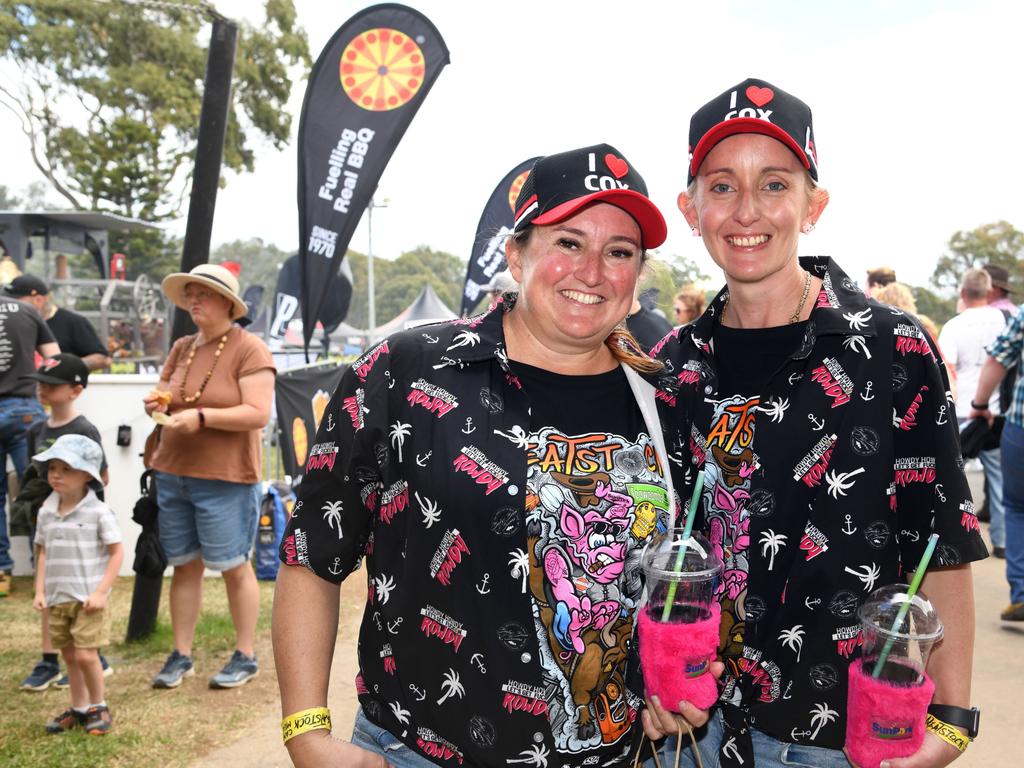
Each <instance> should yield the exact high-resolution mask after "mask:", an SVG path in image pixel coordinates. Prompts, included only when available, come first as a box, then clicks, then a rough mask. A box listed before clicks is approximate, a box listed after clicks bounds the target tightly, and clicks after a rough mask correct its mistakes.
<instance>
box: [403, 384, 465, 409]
mask: <svg viewBox="0 0 1024 768" xmlns="http://www.w3.org/2000/svg"><path fill="white" fill-rule="evenodd" d="M406 400H408V402H409V405H419V406H421V407H423V408H426V409H427V410H428V411H430V412H431V413H433V414H435V415H436V416H437V418H439V419H440V418H441V417H442V416H444V415H445V414H447V413H448V412H449V411H450V410H452V409H453V408H458V407H459V401H458V400H456V399H455V395H453V394H452V393H451V392H449V391H448V390H446V389H442V388H441V387H439V386H437V385H436V384H431V383H430V382H428V381H424V380H423V379H417V380H416V381H414V382H413V383H412V385H411V386H410V387H409V396H408V397H407V398H406Z"/></svg>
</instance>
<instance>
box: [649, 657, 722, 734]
mask: <svg viewBox="0 0 1024 768" xmlns="http://www.w3.org/2000/svg"><path fill="white" fill-rule="evenodd" d="M724 671H725V664H723V663H722V662H720V661H713V662H711V674H712V675H714V676H715V679H716V680H718V679H720V678H721V677H722V672H724ZM678 708H679V714H676V713H675V712H670V711H669V710H667V709H665V708H664V707H663V706H662V704H661V701H660V700H659V699H658V697H657V696H648V697H647V707H646V708H645V709H644V711H643V712H641V713H640V722H641V723H642V724H643V726H644V733H646V734H647V738H649V739H652V740H656V739H662V738H664V737H665V736H669V735H671V734H673V733H682V732H685V730H686V729H687V728H700V727H701V726H702V725H704V724H705V723H706V722H707V721H708V718H709V717H710V710H708V709H698V708H697V707H695V706H694V705H693V704H691V703H690V702H688V701H680V702H679V703H678Z"/></svg>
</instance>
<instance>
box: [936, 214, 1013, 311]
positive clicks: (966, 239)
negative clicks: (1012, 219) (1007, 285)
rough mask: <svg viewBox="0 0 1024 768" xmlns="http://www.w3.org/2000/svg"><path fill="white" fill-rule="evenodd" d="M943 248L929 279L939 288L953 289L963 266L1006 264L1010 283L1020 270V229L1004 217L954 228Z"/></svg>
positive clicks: (963, 270) (1004, 265) (1003, 265)
mask: <svg viewBox="0 0 1024 768" xmlns="http://www.w3.org/2000/svg"><path fill="white" fill-rule="evenodd" d="M947 250H948V252H947V253H945V254H943V255H942V256H941V257H940V258H939V262H938V264H937V265H936V267H935V272H934V273H933V274H932V283H934V284H935V285H936V286H938V287H939V288H943V289H947V290H948V289H952V290H955V289H956V288H957V286H959V285H960V278H961V276H962V275H963V273H964V272H965V271H966V270H968V269H970V268H971V267H981V266H984V265H985V264H998V265H999V266H1002V267H1006V269H1007V270H1009V272H1010V282H1011V283H1013V282H1016V281H1018V280H1019V279H1020V277H1021V274H1022V271H1024V232H1021V231H1019V230H1017V229H1015V228H1014V227H1013V225H1012V224H1010V223H1009V222H1006V221H996V222H993V223H991V224H983V225H982V226H980V227H978V228H977V229H973V230H971V231H969V232H965V231H960V232H955V233H954V234H953V236H952V237H951V238H950V239H949V245H948V246H947ZM922 311H923V310H922Z"/></svg>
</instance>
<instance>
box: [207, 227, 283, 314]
mask: <svg viewBox="0 0 1024 768" xmlns="http://www.w3.org/2000/svg"><path fill="white" fill-rule="evenodd" d="M289 256H291V254H290V253H288V252H287V251H283V250H281V249H280V248H278V247H277V246H276V245H274V244H273V243H264V242H263V241H262V240H261V239H260V238H258V237H253V238H250V239H249V240H235V241H233V242H230V243H223V244H222V245H219V246H217V248H215V249H214V250H213V252H212V253H211V254H210V263H211V264H219V263H220V262H222V261H237V262H238V263H239V264H241V265H242V274H241V275H240V276H239V283H240V284H241V286H242V290H243V291H244V290H245V289H246V288H248V287H249V286H250V285H262V286H263V287H264V289H265V292H264V294H263V305H264V306H269V305H270V302H271V301H272V300H273V295H274V288H275V287H276V286H277V273H278V271H279V270H280V269H281V265H282V264H284V262H285V259H287V258H288V257H289Z"/></svg>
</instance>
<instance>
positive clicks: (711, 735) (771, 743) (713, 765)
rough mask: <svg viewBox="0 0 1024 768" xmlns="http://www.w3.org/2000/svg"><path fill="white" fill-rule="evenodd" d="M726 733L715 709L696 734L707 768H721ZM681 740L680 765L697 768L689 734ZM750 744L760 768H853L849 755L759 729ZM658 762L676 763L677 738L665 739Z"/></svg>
mask: <svg viewBox="0 0 1024 768" xmlns="http://www.w3.org/2000/svg"><path fill="white" fill-rule="evenodd" d="M724 731H725V728H724V718H723V717H722V712H721V710H719V709H715V710H714V711H712V713H711V719H710V720H708V724H707V727H706V728H702V729H700V730H698V731H696V732H694V735H695V736H696V737H697V746H698V747H699V748H700V757H701V761H702V762H703V763H704V768H718V765H719V763H718V748H719V746H720V745H721V743H722V735H723V733H724ZM682 739H683V748H682V759H681V760H680V761H679V764H680V766H685V767H686V768H696V766H697V761H696V760H694V758H693V743H692V742H691V741H690V737H689V735H688V734H685V733H684V734H683V736H682ZM751 740H752V741H753V744H754V761H755V764H756V765H757V768H785V767H786V766H789V768H850V761H849V760H847V759H846V755H844V754H843V751H842V750H841V749H826V748H824V747H812V746H809V745H806V744H789V743H787V742H785V741H778V740H777V739H773V738H772V737H771V736H769V735H768V734H767V733H762V732H761V731H759V730H757V729H756V728H755V729H754V730H753V732H752V734H751ZM644 750H645V751H644V753H643V754H644V755H646V754H648V752H647V751H646V750H647V748H646V747H645V748H644ZM658 758H659V760H660V761H661V765H662V766H663V767H664V766H666V765H673V764H674V763H675V758H676V737H675V736H669V737H668V738H667V739H665V742H664V744H663V745H662V748H661V751H660V752H659V753H658ZM666 760H667V762H666ZM644 768H656V766H655V762H654V758H648V759H647V761H646V762H645V763H644Z"/></svg>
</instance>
